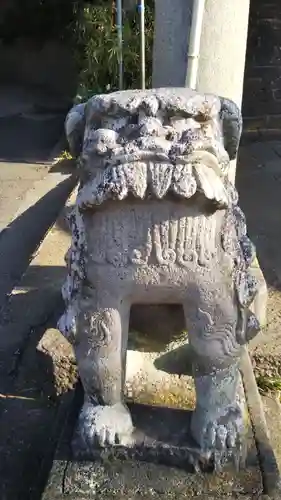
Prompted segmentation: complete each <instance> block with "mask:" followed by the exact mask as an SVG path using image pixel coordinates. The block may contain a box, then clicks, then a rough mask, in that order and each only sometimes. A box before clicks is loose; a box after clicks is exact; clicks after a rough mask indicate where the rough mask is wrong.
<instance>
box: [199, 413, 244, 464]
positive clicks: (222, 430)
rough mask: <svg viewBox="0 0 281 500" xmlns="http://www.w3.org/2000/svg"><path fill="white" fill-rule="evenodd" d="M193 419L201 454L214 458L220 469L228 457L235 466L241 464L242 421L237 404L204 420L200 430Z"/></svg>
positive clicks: (242, 457)
mask: <svg viewBox="0 0 281 500" xmlns="http://www.w3.org/2000/svg"><path fill="white" fill-rule="evenodd" d="M194 420H195V422H194V425H193V434H194V437H195V438H196V440H197V441H198V442H199V444H200V446H201V449H202V453H203V456H204V457H205V458H211V457H213V458H214V463H215V468H216V469H217V470H219V469H221V467H222V466H223V464H224V463H225V461H227V460H228V458H229V457H231V458H232V460H234V462H235V465H236V467H237V468H239V467H240V466H241V465H242V464H243V460H244V456H243V441H244V422H243V415H242V412H241V409H240V407H239V406H236V405H235V406H228V407H227V408H225V410H224V412H223V413H221V414H220V416H219V417H218V418H214V419H213V420H210V421H208V422H205V425H203V426H202V427H201V431H200V429H199V427H198V425H196V419H194ZM198 420H199V421H200V419H198ZM197 424H198V421H197ZM198 437H199V439H198Z"/></svg>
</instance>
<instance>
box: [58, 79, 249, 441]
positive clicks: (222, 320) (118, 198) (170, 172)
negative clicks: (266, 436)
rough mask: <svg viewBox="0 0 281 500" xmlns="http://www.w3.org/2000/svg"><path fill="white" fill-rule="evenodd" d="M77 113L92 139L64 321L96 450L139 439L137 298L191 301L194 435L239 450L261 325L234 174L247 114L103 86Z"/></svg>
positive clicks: (86, 149)
mask: <svg viewBox="0 0 281 500" xmlns="http://www.w3.org/2000/svg"><path fill="white" fill-rule="evenodd" d="M73 112H77V113H78V114H77V115H76V118H75V120H76V125H75V126H74V129H75V127H76V130H77V138H78V139H77V140H78V142H79V144H80V142H81V137H82V138H83V144H82V149H81V154H80V158H79V171H80V186H79V191H78V195H77V200H76V205H75V208H74V210H73V212H72V214H71V216H70V225H71V230H72V244H71V249H70V251H69V252H68V254H67V265H68V276H67V280H66V283H65V285H64V287H63V297H64V300H65V302H66V310H65V313H64V315H63V316H62V318H61V319H60V321H59V328H60V330H61V332H62V333H63V334H64V335H65V336H66V337H67V338H68V339H69V341H70V342H71V343H72V344H73V347H74V350H75V354H76V358H77V363H78V368H79V373H80V377H81V380H82V383H83V387H84V393H85V399H84V405H83V407H82V410H81V413H80V417H79V423H78V426H79V433H80V435H81V439H82V441H83V442H84V445H85V447H86V448H87V449H91V447H93V446H95V445H96V443H99V444H100V446H106V445H114V444H119V445H124V446H130V445H132V444H133V442H134V437H133V430H134V429H133V424H132V419H131V415H130V412H129V410H128V408H127V407H126V404H125V402H124V382H125V365H126V351H127V340H128V323H129V315H130V308H131V306H132V305H133V304H181V305H182V306H183V310H184V314H185V320H186V329H187V331H188V336H189V342H190V344H191V346H192V349H193V350H194V366H193V374H194V382H195V389H196V408H195V410H194V412H193V416H192V423H191V433H192V435H193V437H194V438H195V440H196V441H197V443H198V446H199V447H200V448H202V449H204V450H214V449H216V448H219V449H222V450H225V449H228V448H234V447H235V446H237V444H238V443H239V442H240V441H241V439H242V437H243V418H242V414H241V410H240V408H239V406H238V405H237V402H236V401H237V399H236V391H237V384H238V380H239V360H240V357H241V352H242V348H243V346H244V345H245V344H246V343H247V342H248V341H249V339H251V338H253V337H254V336H255V335H256V334H257V332H258V330H259V321H258V318H257V317H256V316H255V315H254V314H253V312H251V311H252V308H251V304H252V302H253V300H254V298H255V295H256V293H257V291H258V286H257V281H256V280H255V278H254V277H253V276H252V274H251V272H250V266H251V263H252V261H253V259H254V258H255V251H254V247H253V245H252V243H251V241H250V240H249V239H248V237H247V231H246V224H245V217H244V215H243V213H242V211H241V210H240V208H239V206H238V196H237V192H236V190H235V188H234V186H233V184H232V183H231V182H230V181H229V178H228V170H229V166H230V161H231V160H233V159H234V158H235V157H236V155H237V150H238V145H239V140H240V135H241V128H242V120H241V114H240V111H239V109H238V108H237V107H236V105H235V104H234V103H233V102H232V101H230V100H227V99H223V98H219V97H217V96H214V95H203V94H198V93H196V92H194V91H192V90H190V89H180V88H176V89H173V88H171V89H157V90H147V91H123V92H116V93H112V94H108V95H99V96H95V97H93V98H91V99H90V100H89V101H88V102H87V103H86V104H85V105H83V106H82V107H81V108H79V110H78V111H77V110H76V111H75V109H74V111H72V113H73ZM79 113H80V117H81V120H79V117H78V115H79ZM69 119H70V118H69V117H68V120H69ZM75 120H74V121H75ZM82 130H83V133H82ZM72 132H73V127H72ZM81 134H82V135H81ZM73 138H74V140H75V134H74V136H73V135H72V140H73ZM79 144H76V145H75V144H74V146H73V147H74V149H75V148H76V150H77V149H79Z"/></svg>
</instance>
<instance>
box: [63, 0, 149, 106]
mask: <svg viewBox="0 0 281 500" xmlns="http://www.w3.org/2000/svg"><path fill="white" fill-rule="evenodd" d="M112 6H113V2H112V0H111V1H106V2H105V1H103V2H100V3H98V4H97V5H93V4H85V5H84V7H83V8H82V9H79V10H78V12H77V16H76V21H75V23H74V25H73V24H72V25H71V27H70V29H71V30H72V32H73V42H74V47H75V57H76V61H77V64H78V67H79V71H80V79H79V80H80V85H79V89H78V99H77V100H80V101H81V100H85V99H87V98H88V97H89V96H90V95H93V94H95V93H102V92H112V91H114V90H117V89H118V77H119V76H118V75H119V56H120V53H119V49H118V33H117V29H116V24H115V11H114V9H112ZM123 19H124V23H123V64H124V88H125V89H129V88H139V87H140V77H141V74H140V63H141V61H140V27H139V14H138V13H137V12H133V13H130V14H128V13H124V17H123ZM153 19H154V12H153V2H152V0H150V1H149V2H147V5H146V33H145V35H146V75H147V78H146V86H147V87H150V86H151V75H152V44H153Z"/></svg>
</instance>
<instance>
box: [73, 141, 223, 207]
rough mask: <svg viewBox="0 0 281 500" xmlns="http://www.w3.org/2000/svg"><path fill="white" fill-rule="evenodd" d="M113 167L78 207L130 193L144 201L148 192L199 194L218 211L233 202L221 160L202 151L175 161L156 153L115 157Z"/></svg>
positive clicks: (83, 190)
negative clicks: (214, 205)
mask: <svg viewBox="0 0 281 500" xmlns="http://www.w3.org/2000/svg"><path fill="white" fill-rule="evenodd" d="M112 163H113V164H109V165H108V166H107V167H106V168H105V169H104V170H99V171H98V173H97V175H96V177H94V179H92V180H90V181H88V182H87V183H86V184H85V185H84V186H83V187H82V188H81V190H80V192H79V194H78V199H77V202H78V206H79V208H80V209H82V210H86V209H88V208H91V207H93V206H97V205H101V204H102V203H104V202H105V201H107V200H109V199H111V200H112V199H113V200H119V201H121V200H124V199H125V198H127V197H128V195H129V194H132V195H133V196H134V197H136V198H140V199H144V198H145V197H146V195H147V193H148V192H149V193H151V194H153V195H154V196H155V197H156V198H158V199H162V198H163V197H165V196H166V195H167V194H168V192H169V193H173V194H174V195H176V196H178V197H181V198H184V199H190V198H191V197H192V196H194V195H195V193H196V192H200V193H202V194H203V195H204V196H205V197H206V198H207V199H208V200H210V201H212V202H214V203H215V204H216V206H217V208H227V207H229V206H230V204H231V203H232V198H231V193H230V192H229V190H228V189H227V177H226V175H225V172H223V170H222V169H221V167H220V164H219V162H218V159H217V157H216V156H215V155H214V154H212V153H210V152H207V151H203V150H199V151H193V153H191V154H189V155H187V156H184V155H182V156H176V157H174V158H173V161H171V158H170V157H169V156H166V155H164V154H163V155H158V156H156V155H155V153H154V154H153V155H152V154H151V153H150V154H142V157H141V158H140V157H138V156H137V157H136V156H134V155H131V156H129V155H125V156H124V155H122V156H120V157H114V162H113V161H112Z"/></svg>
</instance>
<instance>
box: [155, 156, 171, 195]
mask: <svg viewBox="0 0 281 500" xmlns="http://www.w3.org/2000/svg"><path fill="white" fill-rule="evenodd" d="M149 169H150V174H151V179H152V191H153V193H154V194H155V195H156V196H157V198H163V197H164V196H165V194H166V193H167V191H168V189H169V187H170V185H171V180H172V174H173V169H174V167H173V165H172V164H169V163H149Z"/></svg>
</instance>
